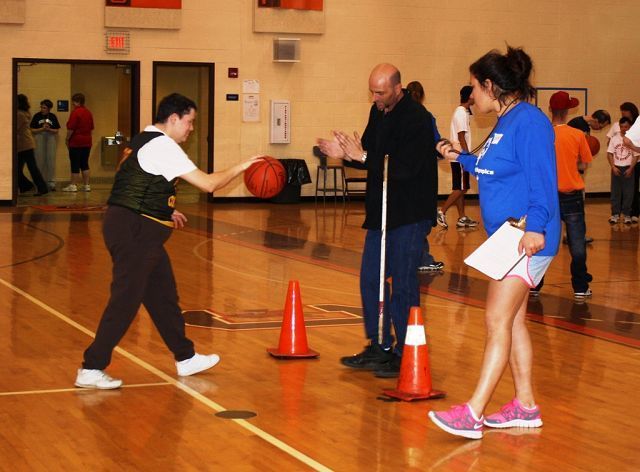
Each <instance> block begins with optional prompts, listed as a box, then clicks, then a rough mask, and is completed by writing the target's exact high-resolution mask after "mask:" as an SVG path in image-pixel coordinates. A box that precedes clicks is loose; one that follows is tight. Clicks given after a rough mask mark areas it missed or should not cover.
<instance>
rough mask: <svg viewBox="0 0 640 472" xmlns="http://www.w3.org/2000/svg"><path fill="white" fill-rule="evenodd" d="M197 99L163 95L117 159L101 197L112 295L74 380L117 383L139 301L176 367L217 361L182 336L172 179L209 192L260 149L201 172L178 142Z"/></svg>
mask: <svg viewBox="0 0 640 472" xmlns="http://www.w3.org/2000/svg"><path fill="white" fill-rule="evenodd" d="M196 110H197V108H196V104H195V103H194V102H193V101H192V100H190V99H188V98H187V97H184V96H182V95H179V94H177V93H174V94H171V95H169V96H167V97H165V98H163V99H162V101H161V102H160V104H159V105H158V112H157V115H156V120H155V124H154V125H152V126H147V127H146V128H145V130H144V131H143V132H142V133H140V134H139V135H137V136H135V137H134V138H133V140H132V141H131V144H130V145H129V147H127V149H126V150H125V152H124V154H123V157H122V160H121V161H120V163H119V164H118V169H117V172H116V176H115V182H114V184H113V188H112V190H111V196H110V197H109V200H108V201H107V203H108V204H109V208H108V209H107V211H106V213H105V217H104V228H103V234H104V239H105V243H106V246H107V249H108V250H109V253H110V254H111V258H112V260H113V281H112V283H111V296H110V298H109V302H108V303H107V306H106V308H105V310H104V313H103V315H102V319H101V320H100V325H99V326H98V331H97V332H96V337H95V340H94V341H93V343H91V345H90V346H89V347H88V348H87V350H86V351H85V352H84V362H83V363H82V368H81V369H78V375H77V378H76V382H75V385H76V387H84V388H98V389H113V388H118V387H120V386H121V385H122V380H119V379H114V378H112V377H111V376H109V375H108V374H106V373H105V372H104V369H106V367H107V366H108V365H109V363H110V362H111V353H112V351H113V349H114V348H115V347H116V346H117V344H118V343H119V342H120V340H121V339H122V337H123V336H124V335H125V333H126V332H127V330H128V329H129V326H130V325H131V322H132V321H133V319H134V318H135V316H136V314H137V312H138V309H139V308H140V305H141V304H144V306H145V308H146V309H147V311H148V312H149V314H150V315H151V319H152V320H153V323H154V324H155V326H156V328H157V329H158V331H159V333H160V335H161V336H162V339H163V341H164V342H165V344H166V345H167V347H168V348H169V349H170V350H171V352H172V353H173V356H174V358H175V361H176V368H177V371H178V375H180V376H187V375H193V374H196V373H198V372H202V371H203V370H207V369H209V368H211V367H213V366H214V365H216V364H217V363H218V362H219V361H220V357H219V356H218V355H216V354H211V355H202V354H197V353H196V352H195V350H194V346H193V342H192V341H191V340H190V339H189V338H187V337H186V335H185V327H184V318H183V317H182V312H181V310H180V306H179V305H178V292H177V288H176V284H175V279H174V276H173V270H172V268H171V263H170V261H169V256H168V255H167V252H166V250H165V249H164V243H165V242H166V241H167V240H168V239H169V236H171V232H172V229H173V228H182V227H183V226H184V224H185V223H186V221H187V218H186V217H185V216H184V215H183V214H182V213H180V212H179V211H178V210H176V209H175V208H174V207H175V201H176V188H175V185H176V182H177V180H178V178H181V179H184V180H186V181H187V182H189V183H190V184H192V185H194V186H195V187H197V188H199V189H200V190H202V191H205V192H213V191H215V190H217V189H219V188H221V187H223V186H225V185H226V184H228V183H229V182H230V181H231V179H233V178H234V177H236V176H237V175H239V174H241V173H242V172H244V171H245V170H246V169H247V168H248V167H249V166H250V165H251V164H252V163H253V162H255V161H257V160H258V159H259V157H257V156H256V157H252V158H250V159H248V160H246V161H244V162H242V163H240V164H236V165H235V166H233V167H230V168H229V169H226V170H223V171H220V172H213V173H211V174H206V173H205V172H202V171H201V170H199V169H198V168H197V167H196V166H195V164H194V163H193V162H192V161H191V160H190V159H189V158H188V157H187V155H186V154H185V152H184V151H183V150H182V148H181V147H180V146H179V144H180V143H183V142H185V141H186V140H187V138H188V137H189V135H190V134H191V132H192V131H193V123H194V121H195V118H196Z"/></svg>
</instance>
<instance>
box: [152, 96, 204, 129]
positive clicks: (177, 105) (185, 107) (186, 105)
mask: <svg viewBox="0 0 640 472" xmlns="http://www.w3.org/2000/svg"><path fill="white" fill-rule="evenodd" d="M192 109H193V110H197V109H198V107H196V104H195V102H194V101H193V100H191V99H190V98H187V97H185V96H184V95H180V94H179V93H172V94H171V95H167V96H166V97H164V98H163V99H162V100H160V104H159V105H158V111H157V112H156V120H155V122H156V123H166V121H167V120H168V119H169V117H170V116H171V115H173V114H174V113H176V114H177V115H178V116H179V117H180V118H182V117H183V116H184V115H187V114H189V113H190V112H191V110H192Z"/></svg>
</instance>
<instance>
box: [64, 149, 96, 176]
mask: <svg viewBox="0 0 640 472" xmlns="http://www.w3.org/2000/svg"><path fill="white" fill-rule="evenodd" d="M89 154H91V146H89V147H72V148H69V160H70V161H71V173H72V174H79V173H80V171H81V170H89Z"/></svg>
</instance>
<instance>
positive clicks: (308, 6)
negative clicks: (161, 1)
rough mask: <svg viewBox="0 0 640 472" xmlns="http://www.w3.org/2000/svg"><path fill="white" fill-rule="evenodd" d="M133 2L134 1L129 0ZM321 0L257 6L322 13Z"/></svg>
mask: <svg viewBox="0 0 640 472" xmlns="http://www.w3.org/2000/svg"><path fill="white" fill-rule="evenodd" d="M131 1H134V0H131ZM322 3H323V0H258V6H259V7H264V8H289V9H293V10H319V11H322Z"/></svg>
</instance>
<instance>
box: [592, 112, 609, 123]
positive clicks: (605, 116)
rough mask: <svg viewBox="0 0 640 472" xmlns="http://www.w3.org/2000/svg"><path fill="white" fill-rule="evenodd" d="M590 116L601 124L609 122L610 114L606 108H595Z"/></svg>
mask: <svg viewBox="0 0 640 472" xmlns="http://www.w3.org/2000/svg"><path fill="white" fill-rule="evenodd" d="M591 117H592V118H594V119H595V120H596V121H597V122H598V123H600V124H601V125H602V126H604V125H610V124H611V115H610V114H609V112H608V111H606V110H596V111H594V112H593V113H592V114H591Z"/></svg>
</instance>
